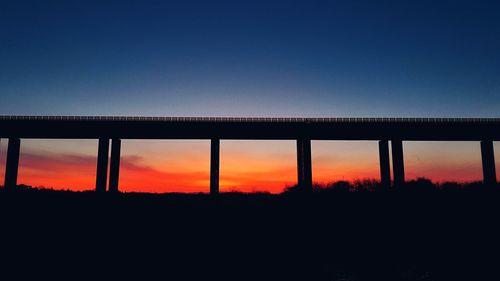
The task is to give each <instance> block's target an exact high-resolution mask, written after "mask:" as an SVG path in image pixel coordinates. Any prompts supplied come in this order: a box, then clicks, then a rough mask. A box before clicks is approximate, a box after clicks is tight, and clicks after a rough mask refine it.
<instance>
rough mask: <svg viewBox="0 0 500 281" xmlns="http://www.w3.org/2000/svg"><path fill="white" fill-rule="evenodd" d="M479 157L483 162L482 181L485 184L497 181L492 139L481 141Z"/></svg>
mask: <svg viewBox="0 0 500 281" xmlns="http://www.w3.org/2000/svg"><path fill="white" fill-rule="evenodd" d="M481 159H482V162H483V181H484V183H485V184H487V185H494V184H496V183H497V175H496V170H495V154H494V151H493V142H492V141H481Z"/></svg>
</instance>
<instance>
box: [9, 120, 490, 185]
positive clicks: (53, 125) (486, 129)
mask: <svg viewBox="0 0 500 281" xmlns="http://www.w3.org/2000/svg"><path fill="white" fill-rule="evenodd" d="M0 138H8V139H9V142H8V149H7V163H6V170H5V184H4V187H5V188H6V189H14V188H15V187H16V186H17V174H18V166H19V152H20V145H21V139H23V138H25V139H97V140H98V141H99V144H98V155H97V173H96V191H97V192H106V191H109V192H118V190H119V174H120V148H121V140H123V139H207V140H210V141H211V149H210V193H211V194H216V193H218V192H219V166H220V165H219V154H220V140H223V139H226V140H242V139H245V140H295V141H296V143H297V175H298V185H299V187H300V188H301V189H303V190H304V191H308V190H312V164H311V140H370V141H378V144H379V159H380V179H381V184H382V185H383V186H385V187H389V186H391V184H392V185H394V186H401V185H403V184H404V183H405V173H404V155H403V141H478V142H480V144H481V159H482V168H483V180H484V182H485V184H487V185H494V184H496V182H497V179H496V170H495V157H494V151H493V141H498V140H500V118H243V117H242V118H239V117H118V116H0ZM389 141H390V144H391V145H390V150H391V151H392V165H393V173H392V175H393V176H392V181H391V171H390V157H389ZM110 142H111V152H110V151H109V146H110V145H109V144H110ZM108 161H110V163H109V183H108Z"/></svg>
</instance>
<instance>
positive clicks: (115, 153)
mask: <svg viewBox="0 0 500 281" xmlns="http://www.w3.org/2000/svg"><path fill="white" fill-rule="evenodd" d="M121 144H122V141H121V140H120V139H113V140H112V141H111V162H110V164H109V192H112V193H117V192H118V179H119V177H120V151H121Z"/></svg>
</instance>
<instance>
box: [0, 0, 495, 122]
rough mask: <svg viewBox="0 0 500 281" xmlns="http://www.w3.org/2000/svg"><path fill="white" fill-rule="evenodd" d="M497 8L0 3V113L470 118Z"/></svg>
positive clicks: (486, 73) (480, 94) (487, 4)
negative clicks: (0, 98)
mask: <svg viewBox="0 0 500 281" xmlns="http://www.w3.org/2000/svg"><path fill="white" fill-rule="evenodd" d="M499 14H500V2H498V1H177V2H176V1H2V2H1V3H0V38H1V44H0V62H1V63H0V93H1V97H2V100H1V101H0V112H1V114H51V115H52V114H53V115H59V114H64V115H153V116H369V117H371V116H391V117H392V116H410V117H413V116H422V117H428V116H479V117H498V112H499V110H500V55H499V51H498V50H500V17H499V16H498V15H499Z"/></svg>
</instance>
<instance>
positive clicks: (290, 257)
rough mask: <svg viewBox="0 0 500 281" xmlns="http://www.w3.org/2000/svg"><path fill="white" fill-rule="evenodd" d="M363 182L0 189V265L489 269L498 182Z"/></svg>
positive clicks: (175, 272) (198, 275) (42, 270)
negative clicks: (202, 190)
mask: <svg viewBox="0 0 500 281" xmlns="http://www.w3.org/2000/svg"><path fill="white" fill-rule="evenodd" d="M373 184H374V185H373V186H372V185H370V184H368V183H365V185H366V188H363V189H356V190H357V191H360V192H345V191H347V190H352V186H353V184H351V183H345V182H340V183H336V184H333V185H332V186H331V188H322V189H317V190H316V191H315V192H313V193H312V194H301V193H300V192H297V191H294V189H293V188H291V189H290V190H288V192H285V193H284V194H281V195H270V194H238V193H229V194H220V195H218V196H210V195H206V194H205V195H203V194H198V195H194V194H166V195H154V194H115V195H113V194H95V193H93V192H62V191H48V190H30V189H24V190H20V191H17V192H6V191H5V190H1V191H0V210H1V214H2V219H1V220H2V223H1V225H2V227H1V234H0V237H1V241H2V250H1V255H2V257H3V260H4V261H3V262H2V266H1V267H2V268H3V270H2V273H1V274H2V275H4V274H7V272H8V271H14V273H15V274H16V275H17V276H18V277H23V276H24V275H26V274H36V275H37V276H38V277H39V278H42V277H45V276H52V275H61V276H62V277H65V278H68V279H73V278H74V277H83V278H86V279H99V280H100V279H103V278H112V279H113V280H115V279H119V278H120V279H121V278H123V277H128V278H134V279H139V280H142V279H150V278H148V277H152V276H156V277H157V278H155V279H166V280H222V279H225V280H459V279H460V280H499V278H500V271H499V270H498V268H499V267H498V264H499V261H500V254H499V253H500V252H499V250H500V247H499V244H500V242H499V241H500V230H499V228H498V221H499V215H500V204H499V203H500V190H499V189H496V188H492V187H485V186H482V184H479V183H474V184H468V185H460V184H451V183H449V184H442V185H440V186H438V188H436V186H435V185H434V184H432V183H430V182H429V181H427V180H425V179H420V180H417V181H412V182H409V183H408V185H407V186H405V187H401V188H398V189H391V190H383V189H381V188H379V187H378V186H377V183H373ZM354 185H355V184H354ZM370 186H371V187H370ZM431 186H432V188H431ZM473 187H475V188H473ZM370 190H371V191H373V192H368V191H370ZM363 191H367V192H363ZM68 274H69V275H68Z"/></svg>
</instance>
